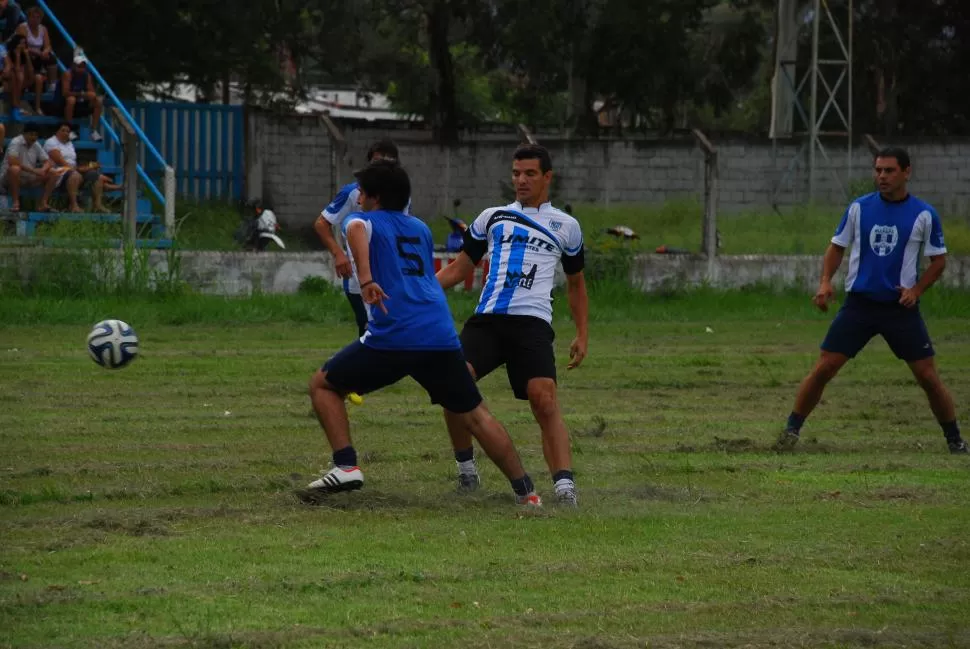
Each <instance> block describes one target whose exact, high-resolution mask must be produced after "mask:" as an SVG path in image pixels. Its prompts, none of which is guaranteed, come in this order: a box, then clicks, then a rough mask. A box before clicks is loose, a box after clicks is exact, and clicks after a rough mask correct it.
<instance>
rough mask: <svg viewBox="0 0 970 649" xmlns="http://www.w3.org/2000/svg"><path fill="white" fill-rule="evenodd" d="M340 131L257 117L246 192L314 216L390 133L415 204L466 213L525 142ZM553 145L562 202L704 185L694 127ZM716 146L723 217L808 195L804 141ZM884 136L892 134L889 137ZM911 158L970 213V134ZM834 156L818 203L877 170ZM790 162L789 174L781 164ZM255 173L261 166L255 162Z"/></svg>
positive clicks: (287, 218)
mask: <svg viewBox="0 0 970 649" xmlns="http://www.w3.org/2000/svg"><path fill="white" fill-rule="evenodd" d="M337 126H338V128H340V130H341V132H342V134H343V136H344V138H345V141H346V148H345V150H344V151H343V152H335V151H334V150H333V145H332V142H331V140H330V137H329V134H328V132H327V130H326V128H325V127H324V126H323V124H322V122H320V121H319V120H318V119H317V118H315V117H308V116H282V117H281V116H275V115H269V114H265V113H254V114H252V115H251V116H250V124H249V133H250V143H249V147H248V149H249V152H250V153H249V160H248V161H247V166H248V168H249V170H250V172H249V178H250V188H249V191H250V194H251V195H256V196H259V195H261V196H263V197H264V198H268V199H269V200H271V201H272V202H273V204H274V206H275V207H276V208H277V209H276V211H277V215H278V216H279V217H280V219H281V221H282V222H283V224H284V225H285V226H286V227H289V228H293V227H298V228H303V227H307V228H308V227H309V226H310V224H311V223H312V221H313V219H314V218H316V214H318V213H319V211H320V209H321V208H322V207H323V206H325V205H326V204H327V202H328V201H329V200H330V198H331V197H332V196H333V195H334V193H335V192H336V190H337V188H339V187H340V186H341V185H343V184H344V183H347V182H350V181H351V180H352V179H353V176H352V174H353V170H354V169H356V168H358V167H360V166H362V165H363V164H364V162H365V154H366V150H367V147H368V146H369V145H370V144H371V143H372V142H374V141H375V140H378V139H381V138H390V139H392V140H394V141H395V142H396V143H397V145H398V148H399V149H400V154H401V160H402V162H403V164H404V165H405V167H406V168H407V169H408V172H409V173H410V175H411V182H412V192H413V210H414V213H415V214H418V215H420V216H422V217H424V218H426V219H430V218H433V217H436V216H439V215H447V214H451V213H452V211H453V209H454V208H453V201H454V200H456V199H460V200H461V208H460V211H461V213H462V214H465V215H472V214H477V213H478V212H479V211H480V210H482V209H484V208H486V207H489V206H492V205H497V204H501V203H502V202H504V201H505V200H507V198H508V195H507V191H508V189H509V186H510V181H511V173H510V168H511V153H512V151H513V149H514V148H515V146H516V145H517V144H518V143H519V142H520V141H521V140H520V138H519V136H518V135H517V134H516V133H515V132H514V131H513V130H511V129H510V130H509V131H508V132H505V133H503V132H491V133H485V134H473V133H467V134H465V135H464V136H463V139H462V141H461V143H459V144H457V145H454V146H450V147H443V146H440V145H438V144H436V143H434V142H433V141H432V140H431V136H430V133H429V132H428V131H426V130H423V129H418V128H414V127H412V126H411V125H386V126H374V125H371V124H367V123H361V122H338V123H337ZM537 138H538V139H539V141H540V142H541V143H542V144H543V145H544V146H546V147H547V148H548V149H549V150H550V152H551V154H552V156H553V166H554V168H555V171H556V182H555V186H554V189H553V195H554V198H555V201H556V202H557V203H559V204H563V203H567V202H571V203H580V202H585V203H598V204H600V205H605V206H609V205H612V204H618V203H662V202H664V201H667V200H671V199H676V198H682V197H693V198H696V199H700V197H701V196H702V193H703V189H704V160H703V155H702V154H701V152H700V150H699V149H698V148H697V146H696V145H695V143H694V141H693V139H692V138H690V137H676V138H670V139H663V140H658V139H653V140H651V139H628V140H615V139H586V140H581V139H577V140H566V139H562V138H558V137H554V136H551V135H550V136H546V135H543V134H538V135H537ZM711 139H712V141H713V142H714V144H715V146H717V147H718V150H719V176H720V195H719V211H720V213H721V214H722V215H724V216H729V215H730V214H732V213H738V212H743V211H762V212H763V211H767V210H770V209H771V208H772V206H773V205H777V206H779V207H785V206H791V205H796V204H800V203H804V202H806V201H807V200H808V174H807V170H806V162H805V160H804V157H802V158H799V157H798V154H799V152H800V151H802V146H801V144H800V143H791V142H783V141H780V142H778V143H777V145H773V144H772V142H771V141H770V140H767V139H766V138H756V137H749V138H740V137H722V138H720V139H719V138H718V137H717V136H716V135H715V136H712V137H711ZM885 143H888V142H885ZM892 143H893V144H898V145H901V146H905V147H907V148H908V149H909V151H910V154H911V156H912V158H913V167H914V172H913V180H912V183H911V187H912V190H913V192H914V193H916V194H918V195H919V196H920V197H922V198H924V199H926V200H929V201H930V202H931V203H933V204H934V205H936V207H937V208H938V209H939V210H940V211H941V213H943V214H944V215H946V214H953V213H959V214H961V215H967V214H970V138H962V139H954V138H946V139H944V138H918V139H911V138H910V139H908V138H899V139H894V140H893V142H892ZM826 151H827V152H828V154H829V156H830V157H831V161H829V160H826V158H825V157H824V156H822V154H821V153H820V154H819V156H818V170H817V176H816V186H817V197H816V200H817V201H818V202H820V203H823V204H825V203H827V204H833V205H842V204H844V203H845V202H846V198H845V196H844V194H843V190H842V185H843V184H850V183H851V184H852V185H854V186H855V187H856V188H857V187H859V185H860V184H861V185H862V186H865V184H864V183H860V181H865V180H867V179H868V178H870V176H871V171H870V169H871V157H870V153H869V150H868V149H867V148H866V147H864V146H859V147H856V148H854V149H853V151H852V171H851V173H849V172H847V169H846V163H847V159H846V158H847V152H846V150H845V147H844V145H842V144H840V143H839V142H828V143H826ZM789 165H791V166H792V167H793V171H792V173H789V174H787V175H786V170H787V168H788V167H789ZM254 170H255V171H257V172H260V173H255V172H254Z"/></svg>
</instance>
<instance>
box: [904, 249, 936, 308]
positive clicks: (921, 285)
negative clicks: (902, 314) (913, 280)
mask: <svg viewBox="0 0 970 649" xmlns="http://www.w3.org/2000/svg"><path fill="white" fill-rule="evenodd" d="M944 269H946V255H934V256H932V257H930V264H929V266H927V267H926V271H925V272H924V273H923V276H922V277H920V278H919V282H917V284H916V286H913V287H912V288H903V287H899V303H900V304H902V305H903V306H906V307H914V306H916V302H917V301H918V300H919V298H920V296H921V295H923V293H925V292H926V291H927V290H928V289H929V288H930V287H931V286H933V284H935V283H936V280H938V279H940V276H941V275H942V274H943V271H944Z"/></svg>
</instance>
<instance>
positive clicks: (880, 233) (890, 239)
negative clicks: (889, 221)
mask: <svg viewBox="0 0 970 649" xmlns="http://www.w3.org/2000/svg"><path fill="white" fill-rule="evenodd" d="M897 243H899V231H898V230H897V229H896V226H895V225H876V226H874V227H873V228H872V230H870V231H869V246H870V247H871V248H872V251H873V252H874V253H876V254H877V255H879V256H880V257H885V256H887V255H889V254H891V253H892V251H893V250H894V249H895V248H896V244H897Z"/></svg>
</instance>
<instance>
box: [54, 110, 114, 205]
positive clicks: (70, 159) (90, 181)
mask: <svg viewBox="0 0 970 649" xmlns="http://www.w3.org/2000/svg"><path fill="white" fill-rule="evenodd" d="M44 151H45V152H47V155H48V156H50V159H51V161H52V162H53V163H54V169H55V171H60V172H61V177H60V179H59V180H58V186H59V187H64V188H65V189H66V190H67V200H68V203H69V207H68V209H69V210H70V211H72V212H82V211H83V210H82V209H81V206H80V205H78V202H77V195H78V190H80V189H81V188H82V187H89V188H90V189H91V202H92V206H91V207H92V209H93V210H94V211H95V212H105V211H107V210H105V208H104V206H103V205H102V204H101V199H102V196H103V195H104V183H105V177H104V176H102V175H101V172H100V171H99V169H100V165H99V164H98V163H97V162H94V161H92V162H86V163H84V164H83V165H81V166H78V164H77V151H76V150H75V149H74V143H73V142H71V124H70V123H69V122H61V124H60V125H59V126H58V127H57V131H56V132H55V133H54V135H52V136H51V137H50V138H48V140H47V141H46V142H44Z"/></svg>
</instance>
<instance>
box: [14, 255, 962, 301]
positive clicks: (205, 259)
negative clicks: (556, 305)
mask: <svg viewBox="0 0 970 649" xmlns="http://www.w3.org/2000/svg"><path fill="white" fill-rule="evenodd" d="M51 254H58V251H56V250H52V249H43V248H39V249H38V248H12V249H0V270H2V269H3V268H4V267H8V268H9V267H14V268H16V269H17V272H18V273H19V275H20V277H21V278H22V281H25V282H26V281H30V280H29V278H30V276H31V269H32V268H35V267H36V266H37V265H38V264H43V263H44V259H45V257H46V256H48V255H51ZM116 254H118V255H119V256H120V254H121V253H120V252H118V253H116ZM149 254H150V257H149V259H150V265H151V267H152V269H153V270H154V271H157V272H159V273H161V274H165V273H166V272H167V264H168V255H167V253H166V252H164V251H157V250H156V251H152V252H151V253H149ZM178 254H179V257H180V262H179V272H180V277H181V279H182V280H183V281H185V282H186V283H187V284H188V285H189V286H191V287H192V288H193V289H194V290H196V291H199V292H200V293H206V294H212V295H237V296H239V295H250V294H252V293H253V292H254V291H261V292H263V293H283V294H285V293H295V292H296V291H297V289H298V288H299V286H300V283H301V282H302V281H303V280H304V279H305V278H307V277H320V278H323V279H325V280H326V281H329V282H331V283H333V284H335V285H339V282H338V280H337V278H336V276H335V274H334V270H333V262H332V260H331V259H330V255H329V253H326V252H303V253H289V252H271V253H258V252H198V251H183V252H180V253H178ZM453 257H454V255H453V254H449V253H435V264H436V269H437V268H440V264H447V263H449V260H450V259H452V258H453ZM483 263H484V262H483ZM843 265H844V264H843ZM118 267H119V268H120V263H119V264H118ZM821 267H822V258H821V256H818V255H727V256H721V257H716V258H715V260H714V263H713V264H709V263H708V260H707V258H706V257H704V256H702V255H656V254H645V255H640V256H638V257H637V258H636V259H635V261H634V264H633V266H632V268H631V272H630V281H631V283H632V284H633V285H634V286H636V287H637V288H639V289H641V290H643V291H644V292H655V291H664V290H670V289H684V288H691V287H697V286H704V285H712V286H716V287H719V288H726V289H736V288H744V287H752V286H771V287H775V288H792V287H799V288H803V289H805V290H806V291H809V290H812V289H813V288H814V287H815V286H817V284H818V275H819V272H820V270H821ZM0 277H2V276H0ZM558 280H559V283H562V282H563V280H564V277H563V276H562V275H561V274H559V275H558ZM841 281H842V274H841V271H840V273H839V274H838V275H837V276H836V282H841ZM482 282H483V277H482V272H481V269H478V270H477V272H476V273H475V275H474V277H471V278H469V280H468V281H467V283H466V284H465V285H459V286H458V287H456V290H462V289H466V290H480V289H481V287H482ZM940 284H941V285H943V286H948V287H952V288H958V289H970V257H953V256H950V257H948V259H947V267H946V271H945V272H944V274H943V277H942V278H941V279H940Z"/></svg>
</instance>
